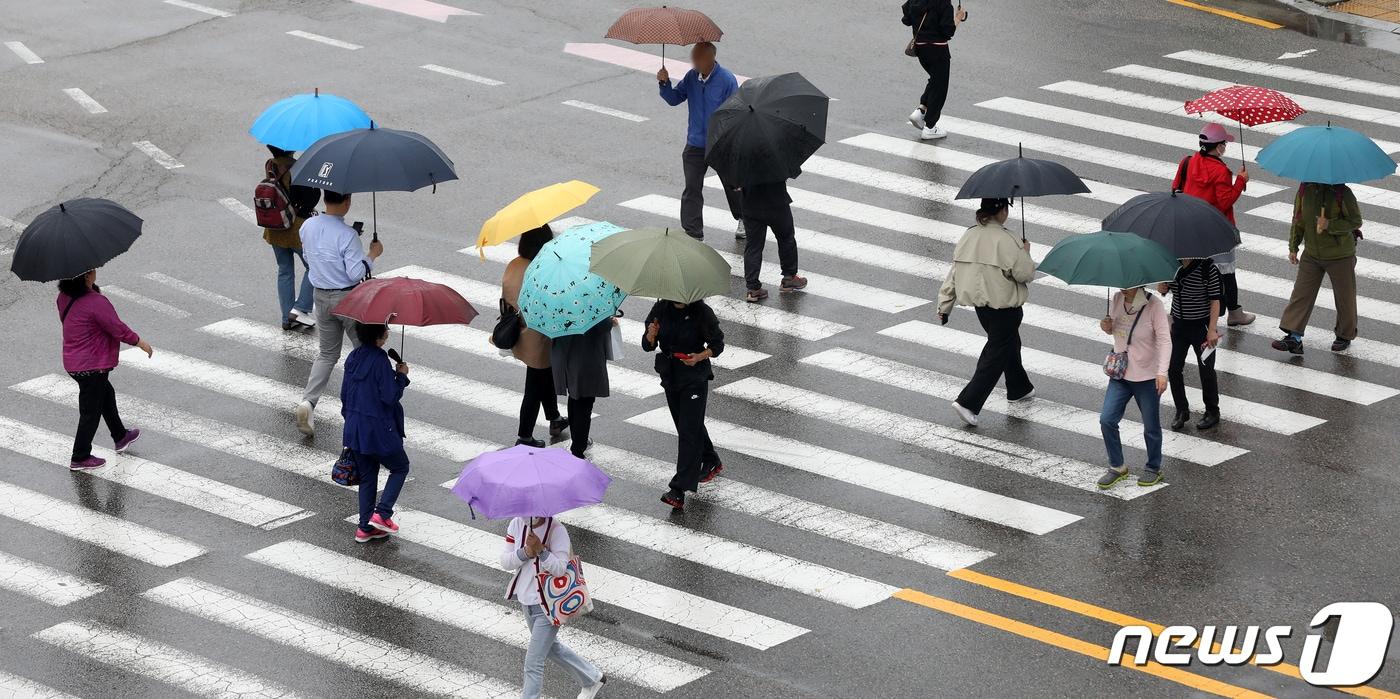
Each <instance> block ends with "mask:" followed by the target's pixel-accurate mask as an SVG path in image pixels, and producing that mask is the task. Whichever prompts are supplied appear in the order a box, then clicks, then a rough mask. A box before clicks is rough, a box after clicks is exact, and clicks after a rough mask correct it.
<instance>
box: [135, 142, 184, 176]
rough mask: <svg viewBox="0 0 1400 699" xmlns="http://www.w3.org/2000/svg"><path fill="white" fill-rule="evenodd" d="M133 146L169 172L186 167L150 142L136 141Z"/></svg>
mask: <svg viewBox="0 0 1400 699" xmlns="http://www.w3.org/2000/svg"><path fill="white" fill-rule="evenodd" d="M131 145H133V146H136V149H137V150H139V151H141V152H142V153H145V154H146V155H148V156H150V157H151V160H154V161H156V164H157V165H159V166H161V167H163V168H165V169H167V170H174V169H176V168H181V167H184V166H185V164H184V163H182V162H180V161H178V160H176V159H175V158H174V157H172V156H171V155H170V154H169V153H166V152H165V151H163V150H161V149H160V148H159V147H157V146H156V144H154V143H151V142H150V141H135V142H133V143H132V144H131Z"/></svg>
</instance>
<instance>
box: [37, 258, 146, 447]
mask: <svg viewBox="0 0 1400 699" xmlns="http://www.w3.org/2000/svg"><path fill="white" fill-rule="evenodd" d="M57 305H58V322H59V323H61V324H62V325H63V370H64V371H66V372H68V375H69V376H71V377H73V380H74V381H77V382H78V432H77V434H76V435H75V436H74V437H73V459H72V461H71V462H69V464H68V468H70V469H72V470H74V471H83V470H87V469H91V468H97V467H99V466H101V465H103V464H105V463H107V461H106V460H105V459H101V458H98V457H96V456H93V455H92V438H93V436H95V435H96V434H97V423H99V422H101V421H104V420H105V421H106V422H107V429H108V430H110V431H111V433H112V441H113V442H114V443H116V451H118V452H123V451H126V448H127V447H129V446H131V443H132V442H135V441H136V438H137V437H140V436H141V430H135V429H132V430H129V429H127V428H126V426H125V425H123V424H122V418H121V415H118V414H117V392H116V391H115V390H114V389H113V388H112V382H111V381H110V380H109V377H108V374H110V373H111V372H112V370H113V369H115V368H117V350H118V349H120V343H123V342H124V343H126V344H128V345H135V346H137V347H140V348H141V351H143V352H145V353H146V356H148V357H149V356H151V346H150V345H149V344H148V343H147V342H146V341H145V340H142V339H141V338H140V337H139V336H137V334H136V333H135V332H132V330H131V328H128V327H126V323H123V322H122V319H121V318H118V317H117V309H115V308H113V307H112V302H111V301H108V300H107V297H106V296H103V295H102V292H101V291H100V290H99V289H98V288H97V270H95V269H90V270H88V271H87V273H86V274H84V275H82V276H79V277H73V278H72V279H64V280H62V281H60V282H59V283H58V300H57Z"/></svg>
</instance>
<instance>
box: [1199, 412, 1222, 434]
mask: <svg viewBox="0 0 1400 699" xmlns="http://www.w3.org/2000/svg"><path fill="white" fill-rule="evenodd" d="M1219 424H1220V411H1219V410H1207V411H1206V414H1205V415H1202V416H1201V421H1200V422H1198V423H1196V429H1198V430H1208V429H1210V428H1212V427H1215V426H1216V425H1219Z"/></svg>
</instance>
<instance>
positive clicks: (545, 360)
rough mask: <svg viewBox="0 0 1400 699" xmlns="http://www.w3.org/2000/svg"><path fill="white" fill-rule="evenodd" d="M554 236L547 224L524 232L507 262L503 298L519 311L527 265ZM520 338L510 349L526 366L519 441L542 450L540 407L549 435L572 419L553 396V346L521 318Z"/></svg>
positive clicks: (517, 441) (502, 281)
mask: <svg viewBox="0 0 1400 699" xmlns="http://www.w3.org/2000/svg"><path fill="white" fill-rule="evenodd" d="M553 239H554V231H553V230H551V229H550V228H549V225H548V224H545V225H543V226H540V227H539V228H535V229H531V230H528V231H525V233H524V234H523V235H521V236H520V241H519V243H517V245H516V257H515V259H514V260H511V261H510V264H507V265H506V271H505V275H504V276H503V277H502V278H501V298H502V299H503V300H504V301H505V302H506V305H507V306H509V307H510V309H511V310H512V311H514V312H516V313H519V305H518V304H519V303H520V287H521V285H522V284H524V281H525V268H527V267H529V266H530V261H531V260H533V259H535V255H537V254H539V251H540V248H542V247H544V244H545V243H548V242H549V241H551V240H553ZM520 325H521V327H520V338H519V339H518V340H516V341H515V346H514V347H511V348H510V352H511V354H512V355H513V356H514V357H515V358H516V359H518V360H520V362H521V363H522V364H524V365H525V394H524V396H523V397H522V398H521V400H520V427H519V429H517V430H516V438H515V443H516V444H528V445H530V446H532V447H536V448H539V449H543V448H544V446H545V443H544V442H543V441H542V440H539V439H535V421H536V420H538V419H539V417H540V409H541V408H543V409H544V416H545V417H546V418H547V419H548V420H549V436H550V438H551V439H553V438H555V437H558V436H559V435H561V434H563V433H564V430H566V429H568V427H569V421H568V419H566V418H564V417H563V416H561V415H560V414H559V401H557V400H556V399H555V397H554V378H553V375H552V373H551V372H550V369H549V354H550V346H551V345H552V344H553V343H551V342H550V340H549V338H548V337H545V336H544V335H543V334H541V333H540V332H539V331H537V330H531V329H530V328H529V326H527V325H526V324H525V318H524V316H521V318H520Z"/></svg>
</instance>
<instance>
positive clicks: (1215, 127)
mask: <svg viewBox="0 0 1400 699" xmlns="http://www.w3.org/2000/svg"><path fill="white" fill-rule="evenodd" d="M1234 141H1235V137H1234V136H1231V135H1230V132H1229V131H1226V130H1225V127H1223V126H1221V125H1220V124H1216V123H1210V124H1206V125H1205V127H1203V128H1202V129H1201V143H1233V142H1234Z"/></svg>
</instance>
